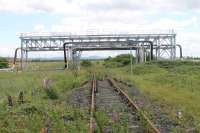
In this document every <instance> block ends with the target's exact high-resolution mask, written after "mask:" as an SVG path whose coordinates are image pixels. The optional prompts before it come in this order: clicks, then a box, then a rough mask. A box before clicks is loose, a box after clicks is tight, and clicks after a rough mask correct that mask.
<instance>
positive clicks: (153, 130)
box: [108, 78, 160, 133]
mask: <svg viewBox="0 0 200 133" xmlns="http://www.w3.org/2000/svg"><path fill="white" fill-rule="evenodd" d="M108 81H109V82H110V84H111V85H112V86H113V87H114V89H115V91H117V92H118V93H119V95H120V96H122V97H123V98H125V99H126V100H127V103H128V105H129V106H130V107H131V108H132V109H133V110H134V111H137V112H140V114H141V117H142V118H143V119H144V120H145V121H146V122H147V125H148V133H160V131H159V130H158V129H157V128H156V126H155V125H154V124H153V123H152V122H151V121H150V119H149V118H148V117H147V116H146V115H145V114H144V113H143V112H142V111H141V110H140V109H139V107H138V106H137V105H136V104H135V103H134V102H133V100H132V99H131V98H130V97H129V96H128V95H127V94H126V93H125V92H124V91H123V90H122V89H121V88H120V87H119V86H118V85H117V83H116V82H115V81H114V80H113V79H111V78H109V79H108Z"/></svg>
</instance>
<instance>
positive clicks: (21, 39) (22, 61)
mask: <svg viewBox="0 0 200 133" xmlns="http://www.w3.org/2000/svg"><path fill="white" fill-rule="evenodd" d="M22 49H23V39H21V61H20V62H21V70H22V69H23V50H22Z"/></svg>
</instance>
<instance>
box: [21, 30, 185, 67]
mask: <svg viewBox="0 0 200 133" xmlns="http://www.w3.org/2000/svg"><path fill="white" fill-rule="evenodd" d="M20 39H21V49H23V50H25V56H23V54H22V56H21V60H23V58H26V60H27V58H28V52H34V51H64V60H65V68H68V67H69V61H70V60H71V62H72V63H77V62H76V60H79V59H80V56H81V52H82V51H93V50H130V49H131V50H135V51H136V57H137V60H138V62H144V61H146V57H145V56H147V54H148V55H149V56H150V60H152V59H154V60H161V59H164V58H166V59H170V60H175V59H176V47H179V48H180V57H182V48H181V46H180V45H177V44H176V34H175V33H166V34H163V33H162V34H101V35H99V34H98V35H71V34H66V33H52V34H36V33H28V34H27V33H23V34H21V36H20ZM21 63H23V62H21ZM21 66H22V67H23V65H21Z"/></svg>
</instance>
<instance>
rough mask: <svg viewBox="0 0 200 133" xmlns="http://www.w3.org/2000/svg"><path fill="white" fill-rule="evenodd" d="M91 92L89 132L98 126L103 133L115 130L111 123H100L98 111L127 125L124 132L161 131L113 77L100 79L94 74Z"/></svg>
mask: <svg viewBox="0 0 200 133" xmlns="http://www.w3.org/2000/svg"><path fill="white" fill-rule="evenodd" d="M90 93H91V97H90V123H89V131H88V132H89V133H94V132H96V128H97V127H99V129H100V132H102V133H104V132H105V133H109V132H113V131H112V126H111V125H107V126H105V125H100V122H98V118H96V116H95V113H96V112H105V114H106V115H107V116H108V118H110V120H111V121H112V123H118V125H121V127H126V130H125V131H124V132H130V133H160V131H159V130H158V129H157V128H156V126H155V125H154V124H153V123H152V122H151V121H150V119H149V118H148V117H147V116H146V115H145V114H144V113H143V112H142V111H141V110H140V109H139V107H138V106H137V105H136V104H135V103H134V102H133V100H132V99H131V98H130V97H129V96H128V95H127V94H126V93H125V92H124V91H123V90H122V89H121V88H120V87H119V86H118V84H117V83H116V82H115V80H113V79H112V78H109V79H106V80H101V81H100V80H97V79H96V77H95V74H93V76H92V84H91V91H90ZM124 119H125V121H126V122H124ZM125 123H126V124H125Z"/></svg>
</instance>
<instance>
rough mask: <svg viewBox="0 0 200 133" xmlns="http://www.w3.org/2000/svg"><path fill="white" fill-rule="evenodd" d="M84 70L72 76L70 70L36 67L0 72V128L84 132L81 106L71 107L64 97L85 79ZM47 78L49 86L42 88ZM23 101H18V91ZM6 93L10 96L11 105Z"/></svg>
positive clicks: (6, 129)
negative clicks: (37, 68) (49, 69)
mask: <svg viewBox="0 0 200 133" xmlns="http://www.w3.org/2000/svg"><path fill="white" fill-rule="evenodd" d="M86 73H87V72H86V71H80V72H79V73H78V76H75V75H74V74H73V72H70V71H35V72H18V73H17V72H10V73H8V72H7V73H6V72H1V73H0V90H1V92H0V132H3V133H6V132H9V133H10V132H16V133H23V132H24V133H27V132H35V133H36V132H40V131H41V130H42V128H45V127H49V129H50V131H52V132H59V133H65V132H71V133H75V132H77V133H78V132H87V129H88V127H87V124H88V117H87V116H86V115H85V114H87V113H86V112H84V111H83V110H78V109H76V108H73V107H71V106H70V105H68V103H67V98H68V96H69V95H70V93H71V90H72V89H73V88H75V87H78V86H80V84H81V83H82V82H84V81H86V80H88V75H87V74H86ZM44 79H50V80H51V85H50V88H48V89H47V88H44V87H43V86H44V85H43V84H44V83H43V82H44ZM20 92H23V94H24V101H25V102H24V103H23V104H19V103H18V97H19V93H20ZM7 96H12V99H13V107H9V106H8V100H7Z"/></svg>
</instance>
